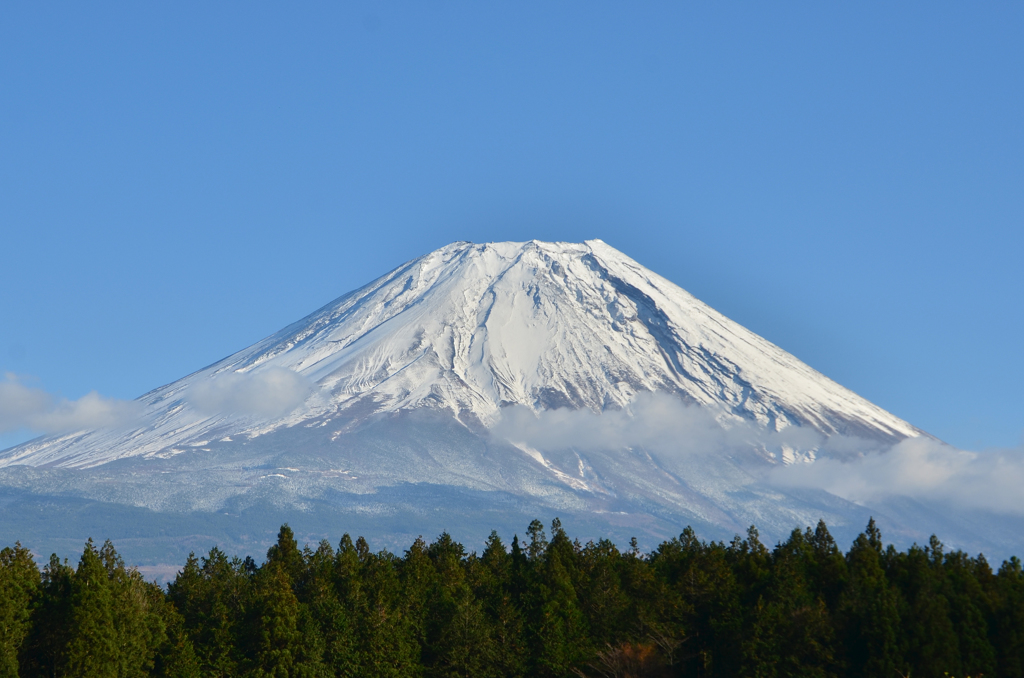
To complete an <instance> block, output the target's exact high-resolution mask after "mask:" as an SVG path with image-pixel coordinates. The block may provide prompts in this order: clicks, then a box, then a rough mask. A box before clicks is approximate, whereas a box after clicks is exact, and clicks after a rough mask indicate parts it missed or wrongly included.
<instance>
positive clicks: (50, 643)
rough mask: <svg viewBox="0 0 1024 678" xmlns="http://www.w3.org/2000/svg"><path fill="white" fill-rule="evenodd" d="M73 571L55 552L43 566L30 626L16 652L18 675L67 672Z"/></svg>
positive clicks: (61, 673)
mask: <svg viewBox="0 0 1024 678" xmlns="http://www.w3.org/2000/svg"><path fill="white" fill-rule="evenodd" d="M74 575H75V571H74V569H73V568H71V567H70V566H69V565H68V564H67V561H63V562H62V561H61V560H60V558H58V557H57V554H53V555H51V556H50V562H49V563H48V564H47V565H46V566H45V567H43V572H42V580H41V585H40V588H39V593H38V596H37V597H36V601H35V604H34V606H33V610H32V616H31V628H30V630H29V634H28V637H27V638H26V639H25V642H24V644H23V645H22V650H21V653H20V662H19V663H20V665H21V675H23V676H63V675H66V674H67V649H68V642H69V640H70V638H71V630H72V625H71V596H72V581H73V579H74Z"/></svg>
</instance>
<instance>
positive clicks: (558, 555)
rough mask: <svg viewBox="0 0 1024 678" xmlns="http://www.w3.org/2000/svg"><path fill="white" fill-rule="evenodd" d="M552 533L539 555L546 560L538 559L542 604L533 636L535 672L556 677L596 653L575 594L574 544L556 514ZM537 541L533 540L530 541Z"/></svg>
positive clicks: (570, 671)
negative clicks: (591, 644) (590, 642)
mask: <svg viewBox="0 0 1024 678" xmlns="http://www.w3.org/2000/svg"><path fill="white" fill-rule="evenodd" d="M551 533H552V534H551V542H550V543H549V544H547V548H546V549H545V551H544V552H543V555H542V556H538V558H543V560H541V561H540V562H539V563H538V565H539V570H538V583H539V586H538V592H539V594H540V595H539V598H540V600H539V603H540V605H539V608H538V609H537V610H536V614H537V616H536V617H535V618H534V620H533V638H534V642H535V646H534V653H535V662H536V663H535V672H536V675H539V676H551V677H552V678H554V677H561V676H569V675H571V674H572V670H573V668H574V667H577V666H581V665H583V664H584V663H585V662H586V661H587V660H588V659H589V658H590V657H591V656H593V650H592V648H591V647H590V644H589V642H588V630H587V626H586V623H587V622H586V617H585V616H584V615H583V612H582V611H581V610H580V608H579V601H578V598H577V595H576V589H575V582H574V579H576V578H577V576H576V575H578V570H577V565H576V562H575V561H576V553H575V551H574V549H573V544H572V542H570V541H569V538H568V537H567V536H566V534H565V531H564V530H563V529H562V524H561V521H559V520H558V519H557V518H555V520H554V521H553V522H552V524H551ZM541 534H542V533H541ZM531 536H533V535H532V534H531ZM538 541H539V540H536V539H535V540H532V541H531V545H532V544H534V543H537V542H538Z"/></svg>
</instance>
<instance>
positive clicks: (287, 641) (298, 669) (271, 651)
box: [249, 561, 327, 678]
mask: <svg viewBox="0 0 1024 678" xmlns="http://www.w3.org/2000/svg"><path fill="white" fill-rule="evenodd" d="M252 593H253V600H252V604H251V612H250V615H249V617H250V622H249V623H250V629H249V633H250V648H251V650H250V652H249V658H250V661H251V662H252V664H253V669H252V672H251V673H252V675H253V676H258V677H261V678H262V677H263V676H267V677H273V678H298V677H300V676H301V677H307V676H308V677H311V678H312V677H314V676H326V675H327V671H326V669H325V667H324V666H323V663H322V650H321V644H320V643H318V642H317V641H318V640H319V638H318V637H317V636H318V633H317V632H316V631H315V630H313V629H310V628H306V629H303V628H302V627H303V623H302V622H303V620H302V613H301V610H300V606H299V601H298V599H297V598H296V597H295V593H294V592H293V591H292V583H291V578H290V576H289V573H288V571H287V570H286V569H285V566H284V564H283V563H281V562H280V561H275V562H269V561H268V562H267V563H266V565H265V566H264V567H263V568H261V569H260V571H259V572H258V573H257V575H256V578H255V581H254V586H253V589H252ZM303 631H305V633H304V632H303ZM317 650H321V651H320V652H317Z"/></svg>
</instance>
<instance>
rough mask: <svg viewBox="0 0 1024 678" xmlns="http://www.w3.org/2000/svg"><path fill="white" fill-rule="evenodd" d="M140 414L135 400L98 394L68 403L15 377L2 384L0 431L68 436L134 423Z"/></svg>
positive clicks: (6, 377)
mask: <svg viewBox="0 0 1024 678" xmlns="http://www.w3.org/2000/svg"><path fill="white" fill-rule="evenodd" d="M140 411H141V410H140V405H139V404H138V403H137V402H135V401H134V400H118V399H116V398H105V397H103V396H101V395H100V394H98V393H96V392H95V391H93V392H91V393H88V394H86V395H84V396H82V397H81V398H79V399H77V400H68V399H67V398H59V397H57V396H54V395H52V394H50V393H48V392H46V391H45V390H43V389H41V388H38V387H35V386H28V385H26V384H25V383H24V382H23V380H22V379H20V378H19V377H18V376H16V375H14V374H6V375H4V380H3V381H0V432H7V431H17V430H21V429H28V430H30V431H34V432H37V433H67V432H70V431H80V430H84V429H97V428H116V427H119V426H126V425H129V424H131V423H132V422H133V421H135V420H136V419H137V418H138V416H139V414H140Z"/></svg>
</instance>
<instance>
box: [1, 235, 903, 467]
mask: <svg viewBox="0 0 1024 678" xmlns="http://www.w3.org/2000/svg"><path fill="white" fill-rule="evenodd" d="M285 370H286V371H287V372H285ZM260 375H265V376H266V377H267V378H266V379H263V380H262V381H259V382H257V381H255V380H257V379H259V377H260ZM291 375H298V377H300V378H301V380H300V381H296V380H294V379H293V380H292V381H289V378H290V377H291ZM243 376H244V377H245V378H248V379H249V381H244V380H239V379H240V378H242V377H243ZM225 377H228V378H233V379H236V382H235V388H238V389H245V388H249V389H258V388H264V389H273V388H274V387H275V383H276V384H277V385H278V386H279V387H280V388H291V389H293V390H297V391H298V392H299V393H301V395H303V396H306V397H305V398H304V399H302V400H301V402H295V403H293V404H294V407H293V408H292V409H291V410H290V411H288V412H282V413H279V416H271V417H268V416H267V413H266V412H259V411H256V412H253V411H246V408H245V407H241V408H239V407H231V406H228V407H227V408H220V411H219V410H218V408H217V407H216V404H217V403H216V402H215V403H214V407H212V408H211V407H203V406H202V403H203V401H204V398H203V397H202V396H203V395H204V393H205V394H206V396H207V397H206V398H205V400H206V401H209V400H210V397H209V391H210V390H211V388H214V387H212V386H211V384H224V385H225V386H226V387H229V386H230V384H229V383H228V382H226V381H225ZM275 379H276V380H277V381H276V382H275ZM282 379H283V380H284V381H283V382H282V381H281V380H282ZM218 380H221V381H220V382H218ZM655 391H659V392H667V393H672V394H675V395H677V396H678V397H679V398H681V399H683V400H684V401H685V402H688V403H693V404H696V405H700V406H705V407H708V408H711V409H712V410H713V411H714V412H715V413H716V416H718V417H719V418H720V419H722V420H723V421H726V420H728V419H730V418H734V419H745V420H750V421H753V422H757V424H759V425H760V426H762V427H765V428H767V429H769V430H775V431H778V430H782V429H785V428H787V427H791V426H799V427H809V428H812V429H814V430H816V431H819V432H821V433H823V434H825V435H831V434H835V433H842V434H854V435H858V436H860V437H868V438H880V439H885V440H897V439H900V438H904V437H908V436H915V435H919V434H920V432H919V431H918V430H917V429H915V428H914V427H913V426H911V425H910V424H908V423H906V422H904V421H902V420H900V419H899V418H897V417H895V416H893V415H892V414H889V413H888V412H886V411H884V410H882V409H881V408H879V407H877V406H875V405H873V404H871V403H870V402H868V401H866V400H865V399H863V398H861V397H859V396H857V395H856V394H854V393H853V392H851V391H849V390H848V389H845V388H843V387H842V386H840V385H838V384H836V383H835V382H833V381H831V380H830V379H828V378H827V377H825V376H824V375H822V374H820V373H818V372H816V371H815V370H813V369H811V368H810V367H808V366H807V365H805V364H804V363H802V362H800V361H799V360H797V359H796V358H795V357H793V356H792V355H790V354H788V353H786V352H785V351H783V350H782V349H780V348H778V347H777V346H775V345H773V344H771V343H770V342H768V341H766V340H764V339H762V338H761V337H759V336H757V335H756V334H754V333H752V332H750V331H748V330H746V329H745V328H743V327H741V326H740V325H738V324H736V323H735V322H732V321H731V320H729V319H728V318H726V317H724V316H723V315H721V314H720V313H717V312H716V311H714V310H713V309H711V308H710V307H708V306H707V305H706V304H703V303H701V302H700V301H698V300H697V299H695V298H694V297H693V296H691V295H690V294H688V293H687V292H685V291H684V290H682V289H681V288H679V287H678V286H676V285H675V284H673V283H671V282H669V281H668V280H666V279H665V278H662V277H661V276H659V275H657V274H655V273H653V272H652V271H650V270H648V269H646V268H644V267H643V266H641V265H640V264H638V263H637V262H635V261H633V260H632V259H630V258H629V257H627V256H625V255H624V254H622V253H621V252H619V251H617V250H615V249H614V248H612V247H610V246H608V245H606V244H605V243H603V242H601V241H600V240H592V241H587V242H585V243H582V244H576V243H545V242H538V241H531V242H526V243H489V244H482V245H478V244H472V243H454V244H452V245H448V246H447V247H443V248H441V249H439V250H436V251H434V252H431V253H430V254H427V255H425V256H423V257H420V258H418V259H415V260H413V261H410V262H409V263H407V264H405V265H403V266H401V267H399V268H397V269H395V270H393V271H391V272H390V273H388V274H387V275H385V276H383V277H381V278H379V279H377V280H375V281H374V282H372V283H370V284H369V285H367V286H365V287H363V288H361V289H358V290H356V291H354V292H351V293H349V294H346V295H345V296H343V297H341V298H339V299H337V300H336V301H333V302H331V303H330V304H328V305H327V306H325V307H323V308H321V309H320V310H318V311H316V312H315V313H313V314H311V315H309V316H307V317H306V318H303V319H302V320H300V321H299V322H297V323H295V324H293V325H291V326H289V327H287V328H285V329H283V330H281V331H280V332H278V333H277V334H275V335H273V336H271V337H268V338H267V339H264V340H263V341H261V342H259V343H257V344H255V345H253V346H250V347H249V348H247V349H244V350H242V351H240V352H238V353H236V354H234V355H232V356H230V357H228V358H225V359H224V360H222V361H220V362H218V363H216V364H214V365H211V366H210V367H207V368H206V369H203V370H200V371H198V372H196V373H194V374H192V375H190V376H188V377H185V378H184V379H181V380H179V381H177V382H174V383H172V384H169V385H167V386H163V387H161V388H158V389H156V390H154V391H152V392H150V393H148V394H146V395H144V396H142V397H141V398H140V399H139V400H140V403H141V404H142V406H143V408H144V414H143V416H142V419H141V421H140V422H139V423H138V425H137V426H134V427H130V428H128V429H125V430H118V431H88V432H77V433H74V434H70V435H65V436H60V437H53V438H46V439H42V440H37V441H33V442H30V443H27V444H25V445H22V446H20V447H16V448H14V449H12V450H10V451H8V452H7V453H5V454H4V455H3V456H2V457H0V465H11V464H26V465H32V466H42V465H46V466H60V467H73V468H81V467H90V466H96V465H99V464H104V463H107V462H110V461H112V460H115V459H121V458H124V457H132V456H148V457H152V456H167V455H170V454H174V452H175V450H184V449H189V448H190V447H194V446H199V447H202V446H205V445H207V444H208V443H209V442H210V441H216V440H223V439H224V438H233V437H239V436H242V437H250V438H251V437H254V436H260V435H265V434H267V433H270V432H272V431H275V430H279V429H282V428H290V427H294V426H297V425H301V424H303V423H308V422H312V421H315V422H316V423H317V425H318V426H328V425H329V423H328V422H330V421H332V420H339V421H345V422H347V423H349V424H350V423H351V420H352V419H353V417H356V418H365V417H367V416H369V415H371V414H374V413H380V412H396V411H401V410H410V409H416V408H430V409H432V410H435V411H441V412H448V413H450V414H451V415H453V416H454V417H456V418H457V419H458V420H459V421H460V422H462V423H463V424H465V425H468V426H477V427H479V426H482V427H488V426H490V425H492V424H493V423H494V422H495V421H496V419H497V418H498V417H499V416H500V413H501V411H502V408H503V407H506V406H509V405H521V406H525V407H528V408H531V409H532V410H534V411H540V410H544V409H551V408H560V407H565V408H573V409H579V408H588V409H590V410H593V411H605V410H609V409H621V408H626V407H628V406H629V403H630V401H631V400H632V399H633V398H634V397H635V396H636V395H637V394H638V393H642V392H655ZM215 394H216V391H215V392H214V395H215ZM214 400H216V398H214ZM222 400H223V399H222ZM229 400H230V398H229ZM197 403H198V405H197ZM287 405H288V403H286V407H287ZM256 409H257V410H258V409H259V408H258V407H257V408H256ZM274 414H278V413H274Z"/></svg>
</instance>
